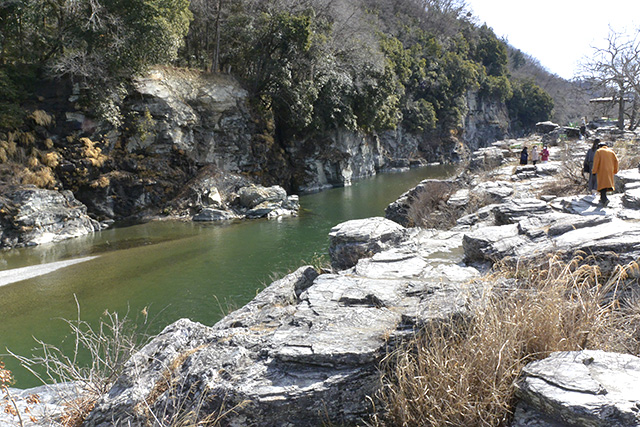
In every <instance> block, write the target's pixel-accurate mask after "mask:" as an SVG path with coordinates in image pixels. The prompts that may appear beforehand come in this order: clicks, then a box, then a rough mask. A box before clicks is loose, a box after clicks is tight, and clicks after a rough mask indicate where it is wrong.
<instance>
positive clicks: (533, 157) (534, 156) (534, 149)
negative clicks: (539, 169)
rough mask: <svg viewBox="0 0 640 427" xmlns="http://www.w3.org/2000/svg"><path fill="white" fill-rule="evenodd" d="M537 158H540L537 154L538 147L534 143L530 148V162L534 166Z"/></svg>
mask: <svg viewBox="0 0 640 427" xmlns="http://www.w3.org/2000/svg"><path fill="white" fill-rule="evenodd" d="M538 160H540V154H538V147H536V146H535V145H534V146H533V147H532V148H531V163H533V165H534V166H535V164H536V163H538Z"/></svg>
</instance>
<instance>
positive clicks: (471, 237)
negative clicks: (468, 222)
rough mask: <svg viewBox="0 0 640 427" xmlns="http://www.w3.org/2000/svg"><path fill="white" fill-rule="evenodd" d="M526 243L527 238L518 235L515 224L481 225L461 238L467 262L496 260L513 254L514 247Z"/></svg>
mask: <svg viewBox="0 0 640 427" xmlns="http://www.w3.org/2000/svg"><path fill="white" fill-rule="evenodd" d="M527 243H528V240H527V239H526V238H525V237H523V236H520V233H519V230H518V225H517V224H510V225H500V226H491V227H482V228H479V229H477V230H474V231H472V232H469V233H466V234H465V235H464V238H463V239H462V246H463V248H464V255H465V261H466V262H468V263H473V262H495V261H498V260H500V259H502V258H504V257H505V256H510V255H513V254H514V253H513V249H514V248H515V247H519V246H523V245H526V244H527Z"/></svg>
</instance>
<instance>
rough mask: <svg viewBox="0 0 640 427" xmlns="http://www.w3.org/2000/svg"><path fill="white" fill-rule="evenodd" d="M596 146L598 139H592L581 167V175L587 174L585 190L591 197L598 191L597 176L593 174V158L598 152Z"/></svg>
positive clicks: (598, 142)
mask: <svg viewBox="0 0 640 427" xmlns="http://www.w3.org/2000/svg"><path fill="white" fill-rule="evenodd" d="M598 144H600V140H599V139H598V138H596V139H594V140H593V144H591V148H589V149H588V150H587V154H585V156H584V163H583V165H582V171H583V173H587V174H589V178H588V181H587V188H588V190H589V192H590V193H591V195H592V196H593V197H595V195H596V192H597V190H598V176H597V175H596V174H595V173H593V157H594V156H595V155H596V151H597V150H598Z"/></svg>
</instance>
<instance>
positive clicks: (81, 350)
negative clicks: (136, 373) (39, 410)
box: [11, 301, 146, 427]
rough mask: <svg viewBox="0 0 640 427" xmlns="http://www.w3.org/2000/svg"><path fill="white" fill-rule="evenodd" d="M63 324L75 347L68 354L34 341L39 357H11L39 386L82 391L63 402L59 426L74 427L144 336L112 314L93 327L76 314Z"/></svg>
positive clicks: (138, 345)
mask: <svg viewBox="0 0 640 427" xmlns="http://www.w3.org/2000/svg"><path fill="white" fill-rule="evenodd" d="M76 303H77V301H76ZM78 313H80V308H79V307H78ZM145 319H146V316H145ZM65 322H66V323H67V325H68V326H69V328H70V330H71V334H72V336H73V337H74V338H75V346H74V349H73V350H72V351H71V352H70V354H68V353H67V352H65V351H64V350H62V349H61V348H59V347H57V346H54V345H51V344H47V343H44V342H42V341H37V340H36V341H37V342H38V344H39V346H40V347H41V353H40V354H39V355H32V356H31V357H25V356H20V355H16V354H14V353H11V355H12V356H13V357H15V358H16V359H18V360H19V361H20V363H21V364H22V366H23V367H25V368H26V369H27V370H29V371H30V372H31V373H32V374H33V375H35V376H36V377H37V378H38V379H39V380H40V381H42V383H43V384H50V383H58V382H66V383H75V384H76V385H77V386H78V387H79V388H80V389H81V390H82V391H83V394H82V395H81V396H74V397H73V399H68V400H67V401H65V402H64V405H65V406H66V407H67V409H66V411H65V415H64V420H65V423H64V424H62V425H63V426H64V427H74V426H79V425H81V424H82V422H83V421H84V418H85V417H86V416H87V415H88V414H89V412H90V411H91V409H92V407H93V405H94V404H95V402H97V400H98V399H99V398H100V397H101V396H103V395H104V394H106V393H108V392H109V390H110V388H111V386H112V385H113V383H114V382H115V380H116V379H117V378H118V376H119V375H120V374H121V372H122V370H123V369H124V365H125V363H126V362H127V360H129V358H130V357H131V356H132V355H133V354H134V353H135V352H136V351H137V350H138V349H139V348H140V347H141V346H142V344H143V340H144V338H145V337H144V336H142V335H141V334H140V333H139V332H138V330H137V327H136V325H135V324H134V323H133V322H132V321H131V320H130V319H129V318H128V317H127V316H126V315H125V316H124V317H120V316H119V315H118V313H115V312H113V313H112V312H109V311H105V312H104V315H103V317H102V318H101V319H100V321H99V324H98V326H97V327H96V328H93V327H92V326H91V325H90V324H89V323H88V322H86V321H83V320H80V317H79V315H78V319H77V320H65ZM83 355H86V356H88V360H89V361H88V362H86V363H82V362H81V360H82V356H83Z"/></svg>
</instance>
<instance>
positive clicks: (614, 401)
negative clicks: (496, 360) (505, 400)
mask: <svg viewBox="0 0 640 427" xmlns="http://www.w3.org/2000/svg"><path fill="white" fill-rule="evenodd" d="M639 382H640V358H638V357H636V356H632V355H629V354H617V353H607V352H604V351H597V350H583V351H567V352H556V353H552V354H551V355H550V356H549V357H548V358H546V359H543V360H539V361H536V362H531V363H529V364H528V365H527V366H526V367H525V368H524V370H523V372H522V375H521V378H520V379H519V381H518V382H517V395H518V397H519V398H520V399H521V403H520V404H519V408H518V410H517V411H516V415H515V419H514V422H513V424H512V426H513V427H530V426H565V425H566V426H590V427H610V426H616V427H626V426H628V427H631V426H638V425H640V387H638V383H639Z"/></svg>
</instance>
